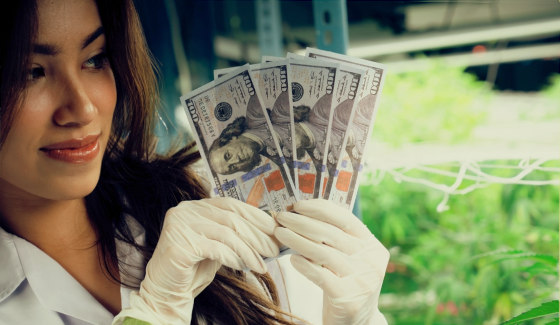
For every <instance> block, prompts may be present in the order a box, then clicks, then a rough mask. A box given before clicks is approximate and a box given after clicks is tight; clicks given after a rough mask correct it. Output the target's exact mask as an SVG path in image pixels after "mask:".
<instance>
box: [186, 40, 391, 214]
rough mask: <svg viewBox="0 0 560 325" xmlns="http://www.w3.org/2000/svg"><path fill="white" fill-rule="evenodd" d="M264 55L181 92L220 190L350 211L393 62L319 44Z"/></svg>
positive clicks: (256, 199) (286, 206)
mask: <svg viewBox="0 0 560 325" xmlns="http://www.w3.org/2000/svg"><path fill="white" fill-rule="evenodd" d="M262 62H263V63H260V64H251V65H249V64H246V65H243V66H240V67H234V68H226V69H220V70H216V71H214V77H215V79H214V81H212V82H210V83H208V84H206V85H204V86H202V87H200V88H198V89H196V90H194V91H192V92H190V93H189V94H187V95H184V96H182V97H181V102H182V105H183V107H184V108H185V111H186V113H187V116H188V120H189V123H190V125H191V128H192V130H193V132H194V133H195V134H194V136H195V138H196V141H197V145H198V149H199V151H200V154H201V156H202V158H203V161H204V164H205V166H206V167H207V171H208V177H209V178H210V180H211V182H210V183H211V184H212V186H213V190H212V194H213V195H215V196H226V197H233V198H236V199H239V200H241V201H244V202H247V203H249V204H251V205H253V206H256V207H259V208H261V209H263V210H265V211H269V212H272V211H276V212H278V211H286V210H290V209H291V206H292V205H293V203H294V202H296V201H298V200H303V199H310V198H325V199H328V200H331V201H334V202H336V203H338V204H340V205H343V206H346V207H348V208H351V207H352V206H353V204H354V200H355V198H356V193H357V186H358V183H359V182H358V181H359V178H360V174H361V172H362V170H363V160H364V149H365V148H366V143H367V141H368V139H369V138H370V133H371V129H372V127H373V120H374V116H375V114H374V112H375V108H376V103H377V101H378V98H379V96H380V93H381V89H382V86H383V81H384V76H385V74H384V66H383V65H381V64H379V63H376V62H371V61H367V60H363V59H358V58H352V57H349V56H345V55H340V54H337V53H332V52H327V51H323V50H318V49H314V48H308V49H307V50H306V54H305V56H300V55H296V54H292V53H288V55H287V57H286V58H280V57H263V60H262Z"/></svg>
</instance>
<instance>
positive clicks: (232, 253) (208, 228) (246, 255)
mask: <svg viewBox="0 0 560 325" xmlns="http://www.w3.org/2000/svg"><path fill="white" fill-rule="evenodd" d="M197 233H199V234H201V235H199V236H198V237H199V238H198V239H197V240H195V241H194V242H193V243H192V244H191V245H192V246H193V248H194V249H195V250H196V251H197V252H198V253H199V254H200V256H201V257H205V258H208V259H212V260H218V261H220V262H222V264H224V265H226V266H229V267H231V268H234V269H236V270H243V269H246V268H249V269H251V270H254V271H257V272H259V273H265V272H266V270H267V269H266V264H265V262H264V260H263V259H262V257H261V256H260V254H259V252H257V251H256V250H255V249H254V248H253V247H251V246H250V245H248V244H247V243H246V242H245V241H243V240H242V239H241V238H240V237H239V236H238V235H237V233H236V232H235V231H233V230H232V229H230V228H228V227H226V226H222V225H219V224H210V223H206V224H201V225H199V226H197ZM239 261H241V262H242V263H243V264H244V265H243V264H240V263H239Z"/></svg>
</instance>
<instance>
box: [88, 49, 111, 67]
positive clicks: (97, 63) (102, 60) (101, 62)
mask: <svg viewBox="0 0 560 325" xmlns="http://www.w3.org/2000/svg"><path fill="white" fill-rule="evenodd" d="M108 63H109V58H107V54H106V53H105V52H102V53H99V54H97V55H94V56H92V57H91V58H89V59H88V60H87V61H86V62H84V64H83V67H84V68H85V69H93V70H100V69H103V68H104V67H105V66H107V64H108Z"/></svg>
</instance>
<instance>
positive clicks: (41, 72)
mask: <svg viewBox="0 0 560 325" xmlns="http://www.w3.org/2000/svg"><path fill="white" fill-rule="evenodd" d="M44 76H45V69H43V68H42V67H33V68H31V69H29V72H28V73H27V80H29V81H34V80H37V79H39V78H42V77H44Z"/></svg>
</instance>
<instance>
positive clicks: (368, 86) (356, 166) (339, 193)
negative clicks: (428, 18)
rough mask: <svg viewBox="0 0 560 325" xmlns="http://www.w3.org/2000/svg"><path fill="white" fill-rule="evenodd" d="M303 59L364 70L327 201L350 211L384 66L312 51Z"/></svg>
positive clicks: (381, 85)
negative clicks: (307, 57)
mask: <svg viewBox="0 0 560 325" xmlns="http://www.w3.org/2000/svg"><path fill="white" fill-rule="evenodd" d="M306 56H309V57H314V58H316V59H319V60H322V61H330V62H336V63H341V64H344V65H347V66H351V67H355V68H358V69H365V74H364V75H363V83H362V86H361V87H360V88H359V90H358V103H357V105H356V108H355V113H354V116H353V118H352V120H351V123H350V125H349V128H348V131H347V132H346V134H345V136H344V140H343V145H342V147H343V148H345V150H343V151H342V153H341V156H340V157H339V159H338V163H337V165H338V167H337V171H336V175H335V178H334V179H333V182H332V186H331V188H330V194H329V197H328V198H329V200H332V201H335V202H337V203H339V204H341V205H345V206H346V207H348V208H351V207H353V205H354V201H355V200H356V194H357V191H358V188H357V186H358V185H357V184H358V180H359V177H360V175H361V172H362V170H363V161H364V150H365V148H366V145H367V142H368V140H369V138H370V133H371V130H372V128H373V123H374V119H375V112H376V109H375V108H376V105H377V102H378V99H379V96H380V94H381V90H382V88H383V82H384V79H385V66H384V65H382V64H379V63H376V62H372V61H367V60H363V59H358V58H352V57H349V56H346V55H341V54H337V53H332V52H328V51H323V50H318V49H312V48H308V49H307V50H306Z"/></svg>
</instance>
